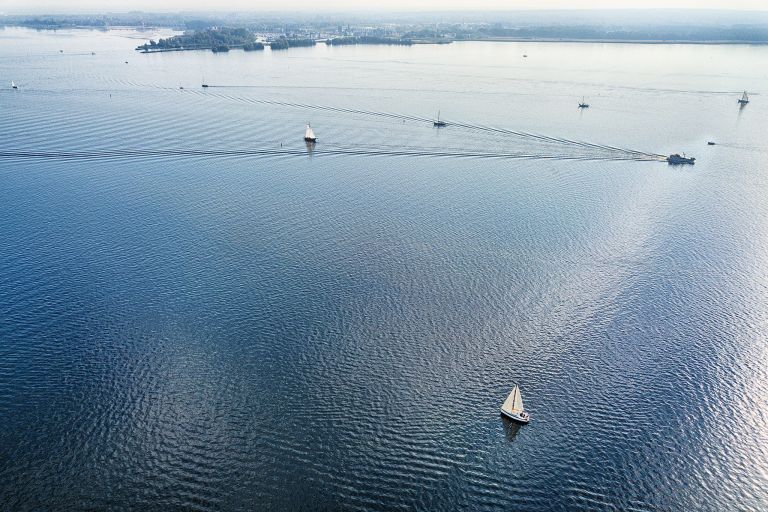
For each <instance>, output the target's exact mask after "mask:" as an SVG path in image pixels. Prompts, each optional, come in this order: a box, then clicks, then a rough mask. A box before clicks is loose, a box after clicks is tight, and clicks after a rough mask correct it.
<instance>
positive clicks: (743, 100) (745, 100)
mask: <svg viewBox="0 0 768 512" xmlns="http://www.w3.org/2000/svg"><path fill="white" fill-rule="evenodd" d="M747 103H749V96H748V95H747V91H744V94H742V96H741V99H740V100H739V104H740V105H746V104H747Z"/></svg>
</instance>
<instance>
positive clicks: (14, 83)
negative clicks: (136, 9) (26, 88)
mask: <svg viewBox="0 0 768 512" xmlns="http://www.w3.org/2000/svg"><path fill="white" fill-rule="evenodd" d="M18 88H19V86H18V85H16V82H14V81H13V80H11V89H18Z"/></svg>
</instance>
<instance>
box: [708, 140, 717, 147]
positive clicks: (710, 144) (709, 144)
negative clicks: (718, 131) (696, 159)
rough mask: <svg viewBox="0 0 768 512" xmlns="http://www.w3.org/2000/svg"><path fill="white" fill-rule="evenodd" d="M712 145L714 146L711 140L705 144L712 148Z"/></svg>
mask: <svg viewBox="0 0 768 512" xmlns="http://www.w3.org/2000/svg"><path fill="white" fill-rule="evenodd" d="M714 145H715V141H712V140H711V141H709V142H707V146H714Z"/></svg>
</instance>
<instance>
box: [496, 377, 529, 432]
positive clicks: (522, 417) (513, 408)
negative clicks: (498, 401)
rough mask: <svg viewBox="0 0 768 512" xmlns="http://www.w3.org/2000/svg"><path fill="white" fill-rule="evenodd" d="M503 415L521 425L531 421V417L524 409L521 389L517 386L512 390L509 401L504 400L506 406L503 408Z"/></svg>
mask: <svg viewBox="0 0 768 512" xmlns="http://www.w3.org/2000/svg"><path fill="white" fill-rule="evenodd" d="M501 414H502V415H503V416H506V417H507V418H509V419H512V420H515V421H519V422H520V423H528V422H529V421H530V420H531V417H530V416H529V415H528V413H527V412H525V409H524V408H523V396H522V395H521V394H520V387H519V386H518V385H517V384H515V387H514V388H512V391H511V392H510V393H509V396H508V397H507V399H506V400H504V404H503V405H502V406H501Z"/></svg>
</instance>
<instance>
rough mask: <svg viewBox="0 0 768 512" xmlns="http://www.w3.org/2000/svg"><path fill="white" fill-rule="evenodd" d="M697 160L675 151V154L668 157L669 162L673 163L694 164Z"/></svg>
mask: <svg viewBox="0 0 768 512" xmlns="http://www.w3.org/2000/svg"><path fill="white" fill-rule="evenodd" d="M695 161H696V159H695V158H693V157H691V158H687V157H686V156H685V155H683V156H680V155H679V154H677V153H675V154H674V155H669V156H668V157H667V162H668V163H670V164H672V165H682V164H689V165H693V164H694V162H695Z"/></svg>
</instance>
